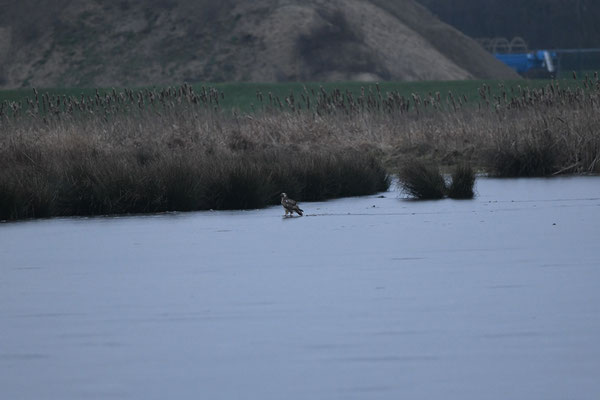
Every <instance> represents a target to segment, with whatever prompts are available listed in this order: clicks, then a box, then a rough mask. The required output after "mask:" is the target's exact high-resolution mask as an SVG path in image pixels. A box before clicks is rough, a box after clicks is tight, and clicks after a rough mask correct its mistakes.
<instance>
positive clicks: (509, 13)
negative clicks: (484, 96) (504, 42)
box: [418, 0, 600, 48]
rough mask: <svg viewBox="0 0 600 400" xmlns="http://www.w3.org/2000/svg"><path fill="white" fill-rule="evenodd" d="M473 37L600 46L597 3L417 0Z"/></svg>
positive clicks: (544, 44)
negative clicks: (521, 38)
mask: <svg viewBox="0 0 600 400" xmlns="http://www.w3.org/2000/svg"><path fill="white" fill-rule="evenodd" d="M418 1H419V2H420V3H421V4H423V5H424V6H426V7H428V8H429V9H430V10H431V11H432V12H433V13H434V14H436V15H437V16H438V17H439V18H440V19H441V20H443V21H444V22H446V23H449V24H450V25H453V26H455V27H456V28H458V29H459V30H461V31H462V32H464V33H465V34H467V35H468V36H471V37H474V38H484V37H485V38H493V37H506V38H508V39H509V40H510V39H511V38H513V37H515V36H521V37H523V38H524V39H525V41H526V42H527V43H528V44H529V47H530V48H586V47H588V48H589V47H599V45H600V24H598V21H600V1H598V0H527V1H523V0H478V1H472V0H418Z"/></svg>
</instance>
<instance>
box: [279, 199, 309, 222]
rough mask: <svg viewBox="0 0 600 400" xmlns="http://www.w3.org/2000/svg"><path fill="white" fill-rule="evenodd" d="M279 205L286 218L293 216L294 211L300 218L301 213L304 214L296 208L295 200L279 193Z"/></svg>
mask: <svg viewBox="0 0 600 400" xmlns="http://www.w3.org/2000/svg"><path fill="white" fill-rule="evenodd" d="M281 205H282V206H283V208H284V209H285V216H286V217H287V216H288V214H289V215H290V216H292V215H294V211H295V212H297V213H298V215H300V216H302V213H303V212H304V211H303V210H302V209H300V207H298V203H297V202H296V200H292V199H290V198H289V197H287V194H285V193H281Z"/></svg>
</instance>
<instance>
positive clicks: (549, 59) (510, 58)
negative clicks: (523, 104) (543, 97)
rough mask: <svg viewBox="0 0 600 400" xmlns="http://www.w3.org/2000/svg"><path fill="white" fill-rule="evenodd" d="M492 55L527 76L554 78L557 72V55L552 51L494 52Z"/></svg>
mask: <svg viewBox="0 0 600 400" xmlns="http://www.w3.org/2000/svg"><path fill="white" fill-rule="evenodd" d="M494 56H495V57H496V58H497V59H498V60H500V61H502V62H503V63H504V64H506V65H508V66H509V67H511V68H512V69H514V70H515V71H517V72H518V73H519V74H520V75H522V76H524V77H527V78H555V77H556V75H557V73H558V56H557V53H556V52H554V51H549V50H536V51H528V52H523V53H494Z"/></svg>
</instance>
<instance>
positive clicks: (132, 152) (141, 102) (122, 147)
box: [0, 75, 600, 219]
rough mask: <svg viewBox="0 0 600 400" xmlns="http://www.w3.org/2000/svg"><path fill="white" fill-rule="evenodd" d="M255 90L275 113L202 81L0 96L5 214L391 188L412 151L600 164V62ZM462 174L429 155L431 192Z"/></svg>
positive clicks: (561, 165) (232, 203)
mask: <svg viewBox="0 0 600 400" xmlns="http://www.w3.org/2000/svg"><path fill="white" fill-rule="evenodd" d="M254 96H255V99H256V101H257V104H260V110H258V111H260V112H255V113H249V114H248V113H242V112H231V110H230V109H224V106H223V102H224V101H225V100H224V99H225V96H224V95H223V93H222V92H221V91H219V90H217V89H215V88H208V87H201V88H200V89H199V90H195V89H194V88H193V87H191V86H189V85H183V86H180V87H176V88H165V89H153V90H150V89H142V90H129V89H126V90H123V91H118V90H108V91H97V92H93V93H90V94H89V95H85V94H84V95H82V96H70V97H69V96H64V95H60V96H59V95H58V94H51V93H47V92H37V91H35V92H33V93H30V96H29V97H28V98H26V99H24V100H22V101H19V102H9V101H3V102H0V218H2V219H18V218H28V217H43V216H52V215H94V214H115V213H137V212H144V213H145V212H156V211H166V210H200V209H233V208H235V209H238V208H256V207H262V206H265V205H268V204H274V203H276V202H277V196H278V194H279V192H281V191H285V192H287V193H288V194H289V195H290V196H292V197H293V198H296V199H298V200H302V201H306V200H319V199H325V198H333V197H339V196H348V195H359V194H367V193H374V192H377V191H380V190H385V188H386V187H387V173H386V169H387V170H388V171H397V170H398V168H399V166H400V165H404V164H405V163H406V160H409V159H411V158H415V159H417V161H421V162H424V163H425V164H426V165H437V166H442V167H444V169H445V170H447V169H448V168H450V167H454V166H457V165H461V164H463V163H465V164H470V165H474V166H475V167H476V168H477V169H479V170H484V171H487V172H488V173H490V174H491V175H495V176H547V175H554V174H561V173H598V172H600V135H599V132H600V112H599V111H600V80H599V79H598V76H597V75H595V76H594V77H589V76H588V77H585V78H584V79H580V80H574V81H573V82H572V83H571V84H570V85H568V86H565V85H564V83H561V82H555V81H550V82H546V85H545V86H543V87H541V88H537V89H535V88H529V87H521V86H517V87H510V88H508V87H506V86H504V85H503V84H498V85H497V86H496V87H491V86H489V85H487V84H484V85H482V86H481V87H480V88H479V89H478V99H477V100H476V101H473V100H472V99H470V98H469V97H468V96H460V95H458V94H456V93H453V92H449V93H445V94H444V93H441V92H440V91H439V90H438V91H435V90H432V91H431V92H429V93H428V94H427V95H420V94H418V93H414V94H411V95H409V96H406V95H404V94H402V93H400V92H398V91H386V90H384V89H383V88H382V86H379V85H373V86H368V87H365V88H364V89H362V90H360V92H359V93H358V94H356V93H355V92H352V91H344V90H338V89H334V90H328V89H326V88H325V87H323V88H309V87H306V88H303V89H302V93H300V94H299V95H298V94H297V93H296V94H294V93H290V94H289V95H287V96H285V97H280V96H278V95H276V94H274V93H263V92H261V91H258V92H257V93H255V94H254ZM384 167H385V169H384ZM457 171H459V170H457ZM455 173H456V174H457V175H456V177H455V178H453V179H452V183H453V185H454V187H453V186H452V185H450V186H448V187H447V186H446V184H445V182H444V185H442V184H441V183H440V180H439V178H437V177H436V176H435V174H433V173H432V174H431V175H429V172H428V171H422V170H420V169H415V170H414V175H415V176H421V178H422V179H424V180H425V181H429V182H431V183H432V186H434V187H438V186H439V190H438V194H434V195H429V194H428V195H427V196H439V195H440V192H441V195H442V196H450V195H451V196H455V197H461V196H463V197H468V187H469V182H470V179H471V178H470V174H472V171H463V172H461V173H459V172H455ZM408 175H410V174H408V173H406V172H405V173H404V175H403V176H408ZM401 176H402V174H401ZM442 180H443V179H442ZM460 182H462V183H461V184H460V185H459V183H460ZM442 186H443V187H442ZM454 193H458V194H454ZM461 193H462V194H461ZM465 193H466V194H465ZM417 197H420V196H417Z"/></svg>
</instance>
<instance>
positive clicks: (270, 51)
mask: <svg viewBox="0 0 600 400" xmlns="http://www.w3.org/2000/svg"><path fill="white" fill-rule="evenodd" d="M0 7H1V9H2V10H3V13H2V14H1V15H0V86H1V87H5V88H6V87H22V86H38V87H43V86H46V87H47V86H122V85H149V84H170V83H176V82H181V81H188V82H196V81H224V80H230V81H295V80H303V81H332V80H452V79H469V78H510V77H514V76H515V75H514V74H513V73H512V71H511V70H509V69H508V68H505V67H504V66H503V65H502V64H500V63H498V62H497V61H496V60H494V59H493V57H491V56H490V55H489V54H487V53H486V52H485V51H483V50H482V49H481V48H479V47H478V45H477V44H475V42H474V41H472V40H471V39H469V38H468V37H466V36H464V35H462V34H461V33H460V32H458V31H456V30H455V29H453V28H451V27H450V26H448V25H446V24H444V23H442V22H440V21H439V20H437V19H436V18H435V17H433V16H432V15H431V14H430V13H429V12H428V11H426V10H425V9H424V8H423V7H421V6H420V5H418V4H416V3H415V2H414V1H413V0H396V1H392V0H370V1H364V0H304V1H300V0H288V1H286V0H255V1H252V2H249V1H241V0H222V1H220V2H214V1H209V0H199V1H191V0H147V1H143V2H142V1H125V0H121V1H116V0H110V1H100V0H77V1H75V0H60V1H55V2H52V6H50V5H48V4H47V3H46V2H41V1H35V0H21V1H20V2H12V1H7V0H0Z"/></svg>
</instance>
